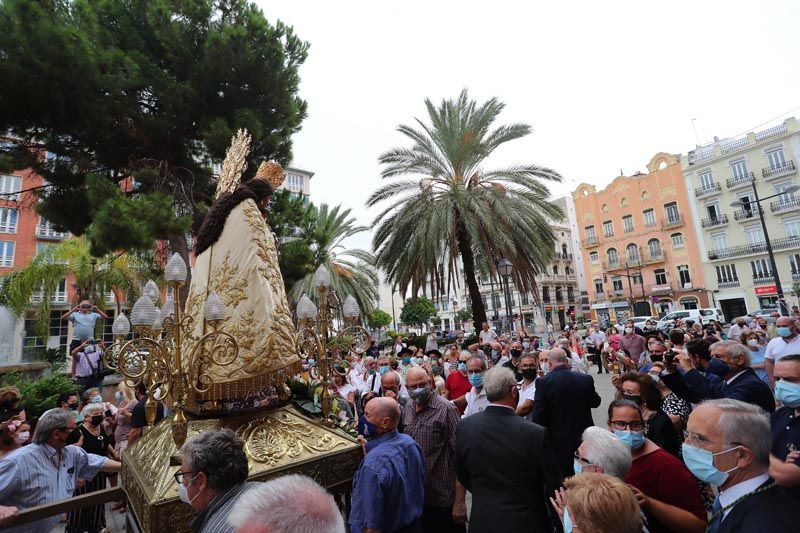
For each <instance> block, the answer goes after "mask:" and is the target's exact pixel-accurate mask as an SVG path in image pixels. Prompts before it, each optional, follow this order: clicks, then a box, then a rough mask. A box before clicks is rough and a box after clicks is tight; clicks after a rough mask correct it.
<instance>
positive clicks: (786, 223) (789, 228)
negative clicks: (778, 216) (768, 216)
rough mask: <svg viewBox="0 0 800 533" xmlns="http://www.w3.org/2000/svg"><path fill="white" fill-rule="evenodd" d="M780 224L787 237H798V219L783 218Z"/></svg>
mask: <svg viewBox="0 0 800 533" xmlns="http://www.w3.org/2000/svg"><path fill="white" fill-rule="evenodd" d="M781 222H782V223H783V230H784V231H785V232H786V236H787V237H800V218H784V219H783V220H781Z"/></svg>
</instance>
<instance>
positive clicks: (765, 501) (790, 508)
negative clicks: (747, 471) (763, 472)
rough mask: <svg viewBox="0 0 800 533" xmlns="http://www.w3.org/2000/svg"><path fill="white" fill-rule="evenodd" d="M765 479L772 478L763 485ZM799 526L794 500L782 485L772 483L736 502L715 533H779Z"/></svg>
mask: <svg viewBox="0 0 800 533" xmlns="http://www.w3.org/2000/svg"><path fill="white" fill-rule="evenodd" d="M768 483H772V480H771V479H770V480H768V481H767V482H766V483H765V484H764V485H766V484H768ZM764 485H761V486H762V487H763V486H764ZM799 529H800V508H798V505H797V502H796V501H795V500H794V499H793V498H791V497H789V496H787V495H786V493H785V492H784V491H783V489H781V488H779V487H775V488H772V489H769V490H767V491H764V492H762V493H761V494H756V495H754V496H749V497H747V498H745V499H744V500H742V501H741V502H739V503H737V504H736V505H735V506H734V507H733V509H731V511H730V512H729V513H728V516H726V517H725V519H724V520H723V521H722V523H721V524H720V525H719V528H718V529H717V533H750V532H753V531H755V532H758V531H764V532H770V533H779V532H783V531H798V530H799Z"/></svg>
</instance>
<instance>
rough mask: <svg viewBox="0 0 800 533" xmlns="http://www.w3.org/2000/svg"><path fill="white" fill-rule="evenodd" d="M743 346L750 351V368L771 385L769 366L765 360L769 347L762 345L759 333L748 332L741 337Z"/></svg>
mask: <svg viewBox="0 0 800 533" xmlns="http://www.w3.org/2000/svg"><path fill="white" fill-rule="evenodd" d="M741 341H742V344H744V345H745V346H747V349H748V350H750V368H752V369H753V370H754V371H755V373H756V375H757V376H758V377H759V378H761V381H763V382H764V383H766V384H769V377H767V370H766V368H767V365H766V362H765V360H764V355H765V354H766V353H767V346H766V345H765V344H762V342H761V335H760V334H759V332H757V331H752V330H751V331H748V332H746V333H742V335H741Z"/></svg>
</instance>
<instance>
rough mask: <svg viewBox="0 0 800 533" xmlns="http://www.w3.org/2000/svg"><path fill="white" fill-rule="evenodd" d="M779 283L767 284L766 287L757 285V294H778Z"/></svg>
mask: <svg viewBox="0 0 800 533" xmlns="http://www.w3.org/2000/svg"><path fill="white" fill-rule="evenodd" d="M777 293H778V286H777V285H766V286H764V287H756V294H777Z"/></svg>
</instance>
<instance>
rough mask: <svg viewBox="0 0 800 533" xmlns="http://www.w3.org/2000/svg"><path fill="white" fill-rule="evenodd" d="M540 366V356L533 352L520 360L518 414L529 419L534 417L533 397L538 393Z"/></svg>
mask: <svg viewBox="0 0 800 533" xmlns="http://www.w3.org/2000/svg"><path fill="white" fill-rule="evenodd" d="M538 367H539V358H538V357H536V356H535V355H534V354H532V353H531V354H526V355H523V356H522V357H521V358H520V360H519V371H520V372H521V373H522V381H521V382H520V383H519V401H518V402H517V414H518V415H519V416H522V417H525V418H526V419H528V420H531V419H532V418H533V397H534V396H535V395H536V376H537V372H536V371H537V370H538Z"/></svg>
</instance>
